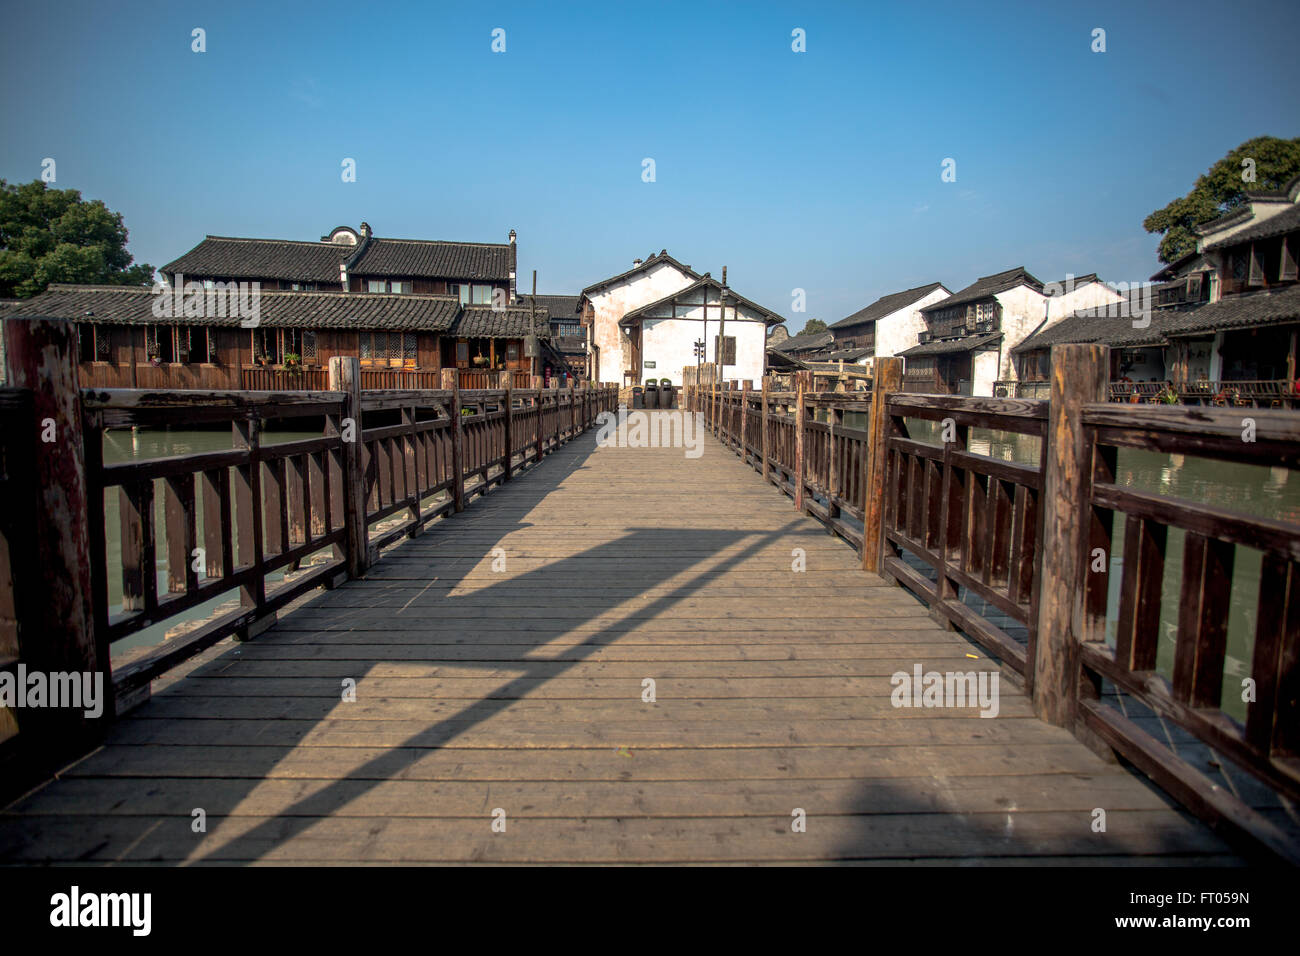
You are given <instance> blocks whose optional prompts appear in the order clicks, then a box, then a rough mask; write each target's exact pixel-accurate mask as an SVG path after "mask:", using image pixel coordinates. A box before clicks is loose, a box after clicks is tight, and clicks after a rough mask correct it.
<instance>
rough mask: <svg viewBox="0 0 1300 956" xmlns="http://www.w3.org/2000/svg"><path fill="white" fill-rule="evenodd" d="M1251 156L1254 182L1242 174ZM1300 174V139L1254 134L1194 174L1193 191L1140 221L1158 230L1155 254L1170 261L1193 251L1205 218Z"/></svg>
mask: <svg viewBox="0 0 1300 956" xmlns="http://www.w3.org/2000/svg"><path fill="white" fill-rule="evenodd" d="M1246 159H1253V160H1254V161H1255V168H1254V174H1255V181H1254V182H1247V181H1244V180H1243V179H1242V175H1243V173H1244V172H1245V171H1246V170H1245V168H1244V167H1243V166H1242V161H1243V160H1246ZM1297 173H1300V138H1297V139H1278V138H1277V137H1275V136H1257V137H1255V138H1254V139H1249V140H1246V142H1244V143H1242V144H1241V145H1240V146H1238V147H1237V148H1236V149H1234V150H1233V151H1232V152H1230V153H1228V155H1227V156H1225V157H1223V159H1221V160H1219V161H1218V162H1217V163H1215V164H1214V165H1213V166H1211V167H1210V169H1209V171H1208V172H1206V173H1205V174H1204V175H1203V176H1199V177H1197V180H1196V185H1194V186H1193V187H1192V191H1191V192H1189V193H1188V194H1187V195H1186V196H1183V197H1182V198H1181V199H1175V200H1174V201H1173V202H1171V203H1170V204H1169V205H1167V206H1165V207H1164V208H1163V209H1157V210H1156V211H1155V212H1153V213H1152V214H1151V215H1149V216H1147V217H1146V219H1145V220H1144V221H1143V222H1142V228H1144V229H1145V230H1146V231H1147V232H1158V233H1161V234H1162V235H1163V236H1164V238H1163V239H1161V240H1160V253H1159V258H1160V261H1161V262H1173V261H1174V260H1176V259H1179V258H1181V257H1182V256H1185V255H1187V254H1188V253H1189V252H1195V251H1196V233H1195V232H1194V231H1193V229H1194V228H1195V227H1196V226H1199V225H1200V224H1201V223H1204V222H1209V221H1210V220H1211V219H1214V218H1216V217H1218V216H1219V215H1221V214H1222V213H1224V212H1227V211H1228V210H1231V209H1235V208H1236V207H1237V206H1240V205H1241V204H1242V203H1243V202H1245V200H1246V193H1247V192H1253V193H1260V192H1276V191H1278V190H1280V189H1281V188H1282V187H1283V186H1285V185H1286V184H1287V182H1289V181H1290V180H1291V179H1292V178H1293V177H1294V176H1295V175H1296V174H1297Z"/></svg>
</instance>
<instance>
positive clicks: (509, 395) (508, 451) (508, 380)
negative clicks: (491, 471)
mask: <svg viewBox="0 0 1300 956" xmlns="http://www.w3.org/2000/svg"><path fill="white" fill-rule="evenodd" d="M514 375H515V373H514V372H512V371H510V370H508V369H507V370H506V371H504V372H502V373H501V377H500V382H501V387H502V388H504V389H505V390H506V398H505V417H504V418H503V419H502V421H503V423H504V424H503V430H504V438H503V443H504V445H505V461H503V462H502V478H501V480H502V481H509V480H510V478H511V475H512V473H513V471H514V469H513V468H512V462H513V461H514V457H515V446H514V427H515V399H514Z"/></svg>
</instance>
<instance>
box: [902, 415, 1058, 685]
mask: <svg viewBox="0 0 1300 956" xmlns="http://www.w3.org/2000/svg"><path fill="white" fill-rule="evenodd" d="M885 402H886V407H887V416H888V425H887V429H888V430H887V434H886V435H885V436H884V437H885V440H886V444H885V448H884V454H885V485H884V487H883V488H882V489H881V493H882V494H883V495H884V499H885V507H884V542H883V544H884V558H883V561H882V566H881V569H882V571H883V572H884V573H886V574H888V575H890V576H892V577H893V578H894V579H895V580H897V581H899V582H901V583H903V584H905V585H907V587H908V588H910V589H911V590H912V591H914V592H916V593H917V594H918V595H920V596H921V597H922V598H924V599H925V601H926V603H927V604H928V605H929V606H930V609H931V611H932V613H935V614H936V616H938V617H941V618H942V619H944V620H945V621H946V622H948V623H950V624H953V625H955V626H957V627H958V628H960V629H961V630H963V631H965V632H966V633H967V634H968V635H970V636H971V637H973V638H974V639H975V640H977V641H979V642H980V643H981V644H982V645H984V646H985V647H986V648H987V649H988V650H989V651H990V652H992V653H993V654H995V655H996V656H997V657H998V658H1000V659H1001V660H1003V661H1005V662H1006V663H1007V664H1008V665H1009V666H1011V667H1012V668H1013V669H1014V670H1015V671H1016V673H1018V674H1020V675H1021V676H1023V677H1024V678H1025V681H1026V684H1027V685H1028V686H1030V687H1032V681H1033V670H1032V667H1031V666H1029V662H1031V661H1032V660H1033V657H1034V650H1035V637H1036V630H1037V615H1036V602H1037V600H1038V589H1037V588H1036V587H1035V586H1034V585H1035V583H1036V581H1037V577H1038V569H1039V559H1040V557H1041V550H1040V547H1041V545H1040V543H1041V540H1042V520H1041V513H1040V511H1041V509H1040V502H1041V496H1042V490H1043V476H1042V473H1041V471H1040V469H1039V468H1037V467H1030V466H1027V465H1021V464H1015V463H1013V462H1008V461H1002V460H1000V459H996V458H990V457H989V456H987V455H978V454H975V453H973V452H971V451H970V450H969V445H968V436H969V432H970V429H971V428H987V429H992V430H995V431H1000V432H1007V433H1011V434H1021V435H1032V436H1035V437H1037V438H1038V439H1039V440H1040V441H1045V428H1044V424H1045V421H1046V418H1047V405H1046V403H1045V402H1036V401H1030V400H1017V399H989V398H956V397H948V396H937V395H931V396H925V395H911V394H903V393H897V394H891V395H889V396H888V397H887V398H886V399H885ZM909 418H911V419H923V420H928V421H931V422H936V423H938V425H939V431H940V439H941V444H939V445H935V444H932V443H930V442H921V441H915V440H913V439H912V438H910V437H909V433H908V427H907V420H908V419H909ZM905 554H906V555H910V556H911V558H912V559H913V560H912V562H910V563H909V562H908V561H906V560H905V559H904V555H905ZM917 564H919V565H921V566H922V567H923V568H925V569H926V570H928V571H929V572H932V573H933V575H934V577H933V579H931V578H930V577H929V575H928V574H926V573H925V572H924V571H922V570H920V569H918V568H917V567H916V565H917ZM963 590H964V591H965V592H966V593H968V594H974V595H976V596H977V597H978V598H980V599H981V600H982V601H984V602H987V604H988V605H990V606H991V607H992V608H995V609H996V610H997V611H999V612H1001V613H1002V614H1003V615H1006V617H1008V618H1010V619H1011V620H1012V621H1014V622H1016V623H1017V624H1019V625H1021V626H1022V627H1024V628H1025V630H1026V632H1027V640H1026V642H1025V643H1024V644H1021V643H1020V642H1019V641H1018V640H1017V639H1016V638H1015V637H1013V636H1012V635H1010V634H1009V633H1007V631H1006V629H1005V628H1004V627H1001V626H999V625H998V624H997V623H994V621H993V620H991V619H990V618H989V617H987V616H985V615H983V614H981V613H978V612H977V611H976V610H974V609H973V608H972V607H971V606H970V605H969V604H968V603H967V602H965V601H963V600H962V599H961V592H962V591H963Z"/></svg>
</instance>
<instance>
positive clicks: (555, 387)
mask: <svg viewBox="0 0 1300 956" xmlns="http://www.w3.org/2000/svg"><path fill="white" fill-rule="evenodd" d="M551 400H552V401H553V402H554V404H555V432H554V434H555V441H554V442H553V443H552V445H551V450H552V451H558V450H559V448H560V435H561V434H562V432H561V430H560V383H559V382H558V381H556V380H555V379H551Z"/></svg>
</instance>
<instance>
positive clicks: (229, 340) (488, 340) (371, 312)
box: [5, 284, 549, 389]
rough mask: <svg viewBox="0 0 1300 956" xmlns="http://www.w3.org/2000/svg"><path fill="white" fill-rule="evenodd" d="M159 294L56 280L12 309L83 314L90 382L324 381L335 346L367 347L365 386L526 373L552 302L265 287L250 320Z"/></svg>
mask: <svg viewBox="0 0 1300 956" xmlns="http://www.w3.org/2000/svg"><path fill="white" fill-rule="evenodd" d="M160 296H163V297H169V296H170V293H168V292H165V291H164V292H162V293H159V292H158V291H155V290H151V289H146V288H136V287H128V286H86V285H58V284H56V285H51V286H50V288H49V289H48V290H47V291H46V292H45V293H43V294H42V295H39V296H36V297H34V298H31V299H27V300H24V301H22V302H20V303H17V304H14V305H12V306H11V307H9V308H8V309H6V311H5V314H6V315H11V316H49V317H54V318H63V319H68V320H70V321H74V322H76V323H77V328H78V335H79V349H80V358H81V362H80V377H81V382H82V384H83V385H85V386H87V387H92V388H203V389H208V388H234V389H240V388H243V389H250V388H251V389H262V388H323V387H324V386H325V383H326V382H327V380H328V375H327V369H328V365H329V359H330V357H331V356H333V355H348V356H358V357H359V358H360V360H361V367H362V374H363V381H364V383H365V384H366V387H373V388H380V387H388V388H399V387H400V388H416V387H423V388H436V387H438V384H439V380H440V372H441V370H442V369H443V368H458V369H461V370H464V372H465V373H466V374H465V375H464V376H463V377H462V380H463V381H464V382H466V384H467V385H474V386H475V387H486V386H487V384H488V383H489V381H492V382H495V379H490V378H489V373H492V372H496V371H499V370H505V369H509V370H511V371H513V372H515V373H516V381H518V382H520V383H521V384H524V383H527V382H528V381H529V380H530V379H531V375H532V374H533V370H532V366H531V360H530V358H529V356H528V355H527V352H528V351H529V342H530V340H531V341H533V342H534V343H535V342H536V341H538V340H543V341H544V340H545V339H546V337H547V336H548V335H549V332H548V329H547V319H548V317H547V314H546V313H545V312H544V311H543V312H540V313H538V315H537V318H536V324H535V325H534V313H533V312H532V310H530V309H528V308H527V307H523V306H519V305H515V306H512V307H508V308H505V309H501V310H494V309H493V308H492V307H490V306H462V305H461V304H460V302H459V301H458V300H457V298H456V297H454V296H451V295H423V294H416V293H411V294H392V293H385V294H375V293H354V292H319V291H317V292H304V291H299V292H278V291H277V292H263V293H261V294H260V295H259V296H258V299H257V302H258V315H257V319H256V325H255V326H253V327H249V326H248V323H250V321H251V320H250V319H248V318H246V317H242V316H241V315H239V314H232V311H231V310H226V314H216V311H217V310H208V309H206V308H205V309H203V310H202V314H192V315H188V316H187V315H186V314H185V313H184V312H180V313H177V317H162V318H160V317H159V316H158V314H157V312H158V311H159V307H158V303H159V299H160ZM193 311H195V312H199V311H200V310H198V309H195V310H193ZM477 373H482V374H481V375H479V374H477ZM479 379H481V381H479Z"/></svg>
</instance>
